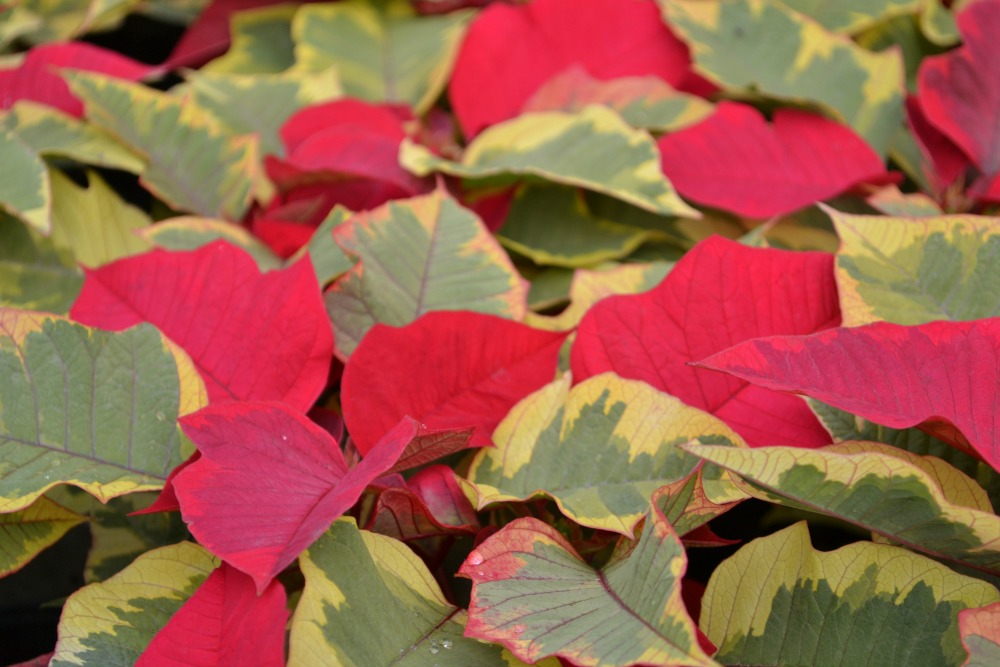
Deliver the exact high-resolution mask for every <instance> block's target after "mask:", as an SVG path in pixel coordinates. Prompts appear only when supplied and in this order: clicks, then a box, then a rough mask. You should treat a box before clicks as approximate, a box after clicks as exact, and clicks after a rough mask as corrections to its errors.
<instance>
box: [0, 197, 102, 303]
mask: <svg viewBox="0 0 1000 667" xmlns="http://www.w3.org/2000/svg"><path fill="white" fill-rule="evenodd" d="M82 286H83V273H82V272H81V271H80V269H79V268H78V267H77V265H76V258H75V257H74V256H73V252H72V250H71V249H70V248H67V247H65V246H61V245H56V243H55V242H54V240H53V239H52V238H51V237H46V236H43V235H42V234H41V233H40V232H38V231H36V230H35V229H33V228H31V227H28V226H27V225H25V224H24V223H22V222H21V221H20V220H18V219H16V218H14V217H12V216H10V215H7V214H6V213H3V212H2V211H0V307H6V308H21V309H24V310H43V311H46V312H50V313H60V314H63V313H67V312H69V309H70V307H71V306H72V305H73V301H75V300H76V297H77V295H78V294H79V293H80V288H81V287H82Z"/></svg>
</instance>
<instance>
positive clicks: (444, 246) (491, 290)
mask: <svg viewBox="0 0 1000 667" xmlns="http://www.w3.org/2000/svg"><path fill="white" fill-rule="evenodd" d="M335 238H336V240H337V243H338V244H339V245H340V247H341V248H342V249H343V250H344V253H345V254H346V255H347V256H348V258H351V259H356V260H358V262H357V263H356V264H355V265H354V267H353V268H351V269H350V270H349V271H348V272H347V273H346V274H345V275H344V276H342V277H341V278H340V279H339V280H338V281H337V282H336V283H335V284H334V285H333V287H331V288H330V290H329V291H328V292H327V293H326V296H325V301H326V308H327V312H328V313H329V314H330V319H331V321H332V322H333V330H334V340H335V341H336V346H337V351H338V353H339V354H340V355H341V356H342V357H343V358H347V357H349V356H350V355H351V353H352V352H353V351H354V348H356V347H357V345H358V343H359V342H360V341H361V338H362V337H363V336H364V335H365V333H367V332H368V330H369V329H370V328H371V327H372V326H374V325H375V324H376V323H379V322H381V323H383V324H389V325H392V326H402V325H404V324H409V323H410V322H412V321H413V320H415V319H417V318H418V317H420V316H421V315H423V314H424V313H427V312H430V311H433V310H470V311H474V312H478V313H489V314H493V315H500V316H502V317H508V318H510V319H514V320H521V319H523V318H524V315H525V312H526V310H527V306H526V297H527V291H528V285H527V283H526V282H525V281H524V280H523V279H522V278H521V277H520V275H519V274H518V273H517V270H516V269H515V268H514V266H513V264H511V262H510V258H509V257H508V256H507V253H505V252H504V251H503V248H501V247H500V244H499V243H497V241H496V239H495V238H494V237H493V235H492V234H490V232H489V230H487V229H486V227H485V226H484V225H483V223H482V221H481V220H479V218H478V217H476V215H475V214H474V213H472V212H471V211H469V210H468V209H465V208H463V207H462V206H460V205H459V204H458V203H457V202H455V200H454V199H452V198H451V197H450V196H448V195H447V194H446V193H445V192H444V191H443V190H442V189H438V190H435V191H434V192H432V193H430V194H427V195H421V196H419V197H413V198H411V199H407V200H401V201H393V202H388V203H386V204H384V205H383V206H381V207H379V208H377V209H374V210H372V211H368V212H365V213H360V214H357V215H356V216H355V217H354V218H352V219H351V220H350V221H349V222H346V223H343V224H341V225H340V227H339V228H338V230H337V235H336V237H335Z"/></svg>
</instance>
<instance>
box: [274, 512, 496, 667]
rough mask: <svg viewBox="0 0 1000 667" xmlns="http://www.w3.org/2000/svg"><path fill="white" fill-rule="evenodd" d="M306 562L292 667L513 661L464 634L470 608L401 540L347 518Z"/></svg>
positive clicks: (294, 629) (311, 550)
mask: <svg viewBox="0 0 1000 667" xmlns="http://www.w3.org/2000/svg"><path fill="white" fill-rule="evenodd" d="M348 562H349V563H351V567H350V568H345V567H344V563H348ZM301 564H302V571H303V574H305V577H306V587H305V592H304V593H303V594H302V599H301V601H300V602H299V606H298V609H297V610H296V612H295V617H294V618H293V619H292V635H291V652H290V653H291V655H290V656H289V661H288V664H289V666H290V667H311V666H312V665H315V664H316V663H317V661H319V662H329V661H330V660H335V661H336V664H343V665H389V664H398V665H424V664H437V665H442V666H443V667H445V666H447V667H451V666H454V667H459V666H465V665H483V666H484V667H489V666H492V665H497V667H500V666H501V665H502V666H506V665H509V664H510V663H509V662H508V661H507V660H505V659H504V658H503V657H502V656H501V650H500V647H498V646H490V645H488V644H485V643H480V642H477V641H475V640H474V639H469V638H466V637H465V636H463V631H464V629H465V612H464V611H463V610H461V609H459V608H458V607H455V606H454V605H452V604H451V603H449V602H448V601H447V600H446V599H445V597H444V595H443V594H442V592H441V589H440V588H439V587H438V584H437V582H435V581H434V577H433V576H432V575H431V573H430V572H429V571H428V570H427V566H426V565H424V563H423V562H422V561H421V560H420V559H419V558H418V557H417V556H416V555H415V554H414V553H413V552H412V551H411V550H410V549H409V547H407V546H406V545H404V544H403V543H402V542H399V541H397V540H394V539H392V538H388V537H385V536H382V535H377V534H375V533H369V532H367V531H359V530H358V529H357V527H356V526H355V525H354V521H353V520H352V519H341V520H340V521H337V522H336V523H335V524H333V526H332V527H331V528H330V530H329V531H328V532H326V533H325V534H324V535H323V536H322V537H320V538H319V539H318V540H317V541H316V542H315V543H314V544H313V545H312V546H310V547H309V549H308V550H306V551H305V553H303V554H302V558H301ZM515 664H516V663H515Z"/></svg>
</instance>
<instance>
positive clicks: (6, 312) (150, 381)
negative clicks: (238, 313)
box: [0, 309, 207, 512]
mask: <svg viewBox="0 0 1000 667" xmlns="http://www.w3.org/2000/svg"><path fill="white" fill-rule="evenodd" d="M0 376H2V377H3V378H4V381H3V382H0V512H14V511H17V510H20V509H23V508H25V507H27V506H28V505H30V504H31V503H33V502H34V501H35V499H36V498H38V497H39V496H40V495H42V494H43V493H44V492H45V491H47V490H48V489H50V488H52V487H54V486H56V485H58V484H72V485H74V486H78V487H80V488H82V489H84V490H85V491H87V492H88V493H90V494H92V495H94V496H95V497H96V498H98V499H99V500H101V501H107V500H108V499H110V498H114V497H116V496H120V495H124V494H126V493H132V492H135V491H146V490H155V489H159V488H161V487H162V486H163V481H164V479H166V476H167V474H168V473H169V472H170V471H171V470H172V469H173V468H174V467H175V466H176V465H178V464H179V463H180V462H181V461H183V460H184V458H185V457H186V455H188V454H190V451H187V452H185V451H182V447H181V444H182V436H181V433H180V429H179V428H178V426H177V423H176V421H177V417H178V416H180V415H184V414H187V413H189V412H192V411H194V410H197V409H198V408H200V407H202V406H203V405H205V403H206V402H207V398H206V393H205V386H204V383H203V382H202V380H201V377H200V376H199V375H198V371H197V370H196V369H195V367H194V364H192V362H191V360H190V359H189V358H188V356H187V355H186V354H184V353H183V351H181V350H180V348H177V347H176V346H175V345H174V344H173V343H170V342H169V341H168V340H167V339H166V338H164V337H163V335H162V334H161V333H160V332H159V331H157V330H156V329H155V328H154V327H152V326H151V325H147V324H142V325H139V326H137V327H133V328H131V329H127V330H125V331H122V332H117V333H116V332H110V331H102V330H100V329H91V328H89V327H85V326H82V325H80V324H76V323H74V322H71V321H69V320H67V319H65V318H62V317H58V316H55V315H47V314H44V313H31V312H26V311H18V310H10V309H0Z"/></svg>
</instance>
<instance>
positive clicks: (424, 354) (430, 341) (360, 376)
mask: <svg viewBox="0 0 1000 667" xmlns="http://www.w3.org/2000/svg"><path fill="white" fill-rule="evenodd" d="M565 338H566V334H565V333H554V332H549V331H541V330H538V329H532V328H531V327H528V326H525V325H523V324H520V323H518V322H513V321H511V320H507V319H503V318H500V317H496V316H493V315H484V314H480V313H472V312H465V311H438V312H431V313H427V314H425V315H423V316H421V317H420V318H419V319H417V320H416V321H415V322H413V323H412V324H408V325H406V326H404V327H390V326H386V325H384V324H376V325H375V326H374V327H372V328H371V330H369V331H368V333H367V334H366V335H365V337H364V338H363V339H362V340H361V344H360V345H358V347H357V349H355V350H354V353H353V354H352V355H351V358H350V360H349V361H348V362H347V366H346V368H345V369H344V379H343V383H342V385H341V387H342V401H343V408H344V420H345V421H346V422H347V430H348V432H349V433H350V434H351V438H353V440H354V442H355V443H356V445H357V447H358V450H359V451H361V453H362V454H366V453H367V452H369V451H370V450H371V449H372V447H373V446H374V445H375V443H376V442H378V440H379V438H381V437H382V436H383V435H384V434H385V433H386V432H388V431H389V429H390V428H392V427H393V426H395V425H396V424H397V423H398V422H399V420H400V419H402V418H403V417H406V416H409V417H412V418H414V419H416V420H418V421H420V422H421V423H422V424H424V425H425V426H426V428H428V429H434V430H447V429H452V430H461V429H466V428H469V427H475V431H474V432H473V434H472V439H471V441H470V443H469V446H470V447H487V446H489V445H491V444H492V442H491V440H490V435H491V434H492V433H493V429H494V428H496V425H497V424H499V423H500V420H501V419H503V417H504V416H505V415H506V414H507V412H508V411H509V410H510V408H511V407H513V406H514V404H515V403H517V402H518V401H519V400H521V399H522V398H524V397H525V396H527V395H528V394H530V393H531V392H533V391H535V390H536V389H538V388H540V387H542V386H543V385H545V384H547V383H548V382H550V381H551V380H552V378H554V377H555V373H556V364H557V361H558V356H559V348H560V346H561V345H562V343H563V340H564V339H565Z"/></svg>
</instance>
